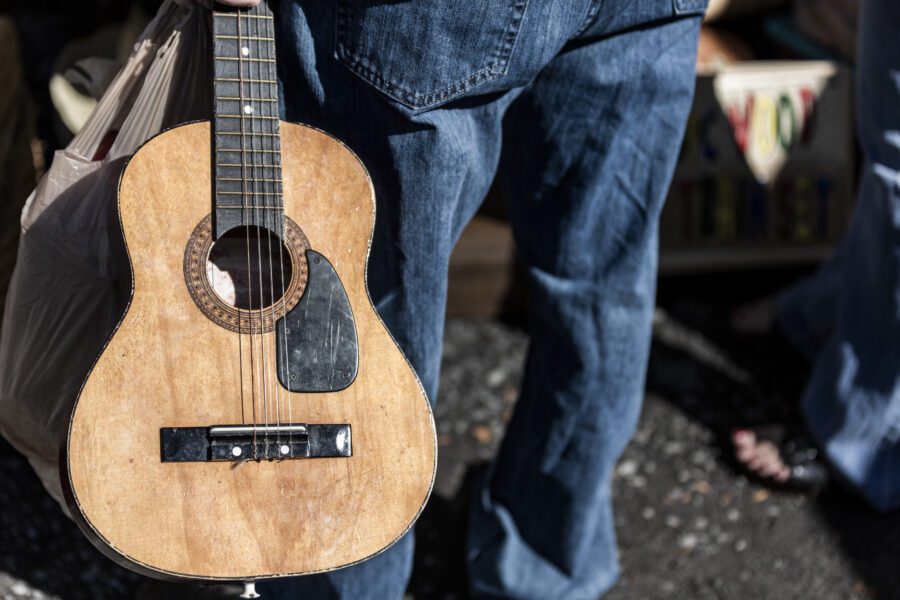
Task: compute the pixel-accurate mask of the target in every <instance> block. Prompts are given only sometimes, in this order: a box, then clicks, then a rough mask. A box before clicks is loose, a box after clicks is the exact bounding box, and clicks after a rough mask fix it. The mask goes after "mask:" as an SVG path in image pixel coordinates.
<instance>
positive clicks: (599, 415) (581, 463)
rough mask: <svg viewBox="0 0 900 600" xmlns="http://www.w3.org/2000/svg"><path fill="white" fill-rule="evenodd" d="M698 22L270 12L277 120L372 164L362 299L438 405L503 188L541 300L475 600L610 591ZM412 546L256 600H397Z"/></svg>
mask: <svg viewBox="0 0 900 600" xmlns="http://www.w3.org/2000/svg"><path fill="white" fill-rule="evenodd" d="M704 7H705V0H604V1H603V2H599V1H598V0H568V1H566V2H559V1H556V0H466V1H465V2H446V1H439V0H413V1H409V2H397V1H388V2H375V1H359V0H336V1H335V2H321V1H315V0H295V1H288V0H282V1H281V3H280V9H279V10H280V15H279V36H280V37H279V43H280V47H279V62H280V67H279V68H280V75H281V80H282V87H283V93H282V96H283V98H284V102H285V106H284V110H285V117H286V118H287V119H288V120H292V121H300V122H304V123H309V124H311V125H314V126H317V127H320V128H322V129H324V130H326V131H328V132H330V133H331V134H333V135H335V136H336V137H338V138H340V139H342V140H344V141H345V142H346V143H347V144H348V145H349V146H350V148H352V149H353V150H354V151H355V152H356V153H357V154H358V155H359V156H360V157H361V158H362V160H363V162H364V163H365V164H366V165H367V167H368V169H369V171H370V173H371V175H372V180H373V182H374V185H375V190H376V194H377V198H378V214H377V222H376V228H375V236H374V242H373V247H372V253H371V258H370V262H369V270H368V275H369V288H370V291H371V294H372V297H373V300H374V302H375V305H376V307H377V309H378V311H379V313H380V314H381V315H382V317H383V318H384V320H385V322H386V323H387V325H388V328H389V329H390V330H391V332H392V333H393V334H394V336H395V338H396V339H397V341H398V342H399V344H400V346H401V347H402V349H403V351H404V352H405V353H406V355H407V357H409V359H410V361H411V362H412V364H413V366H414V367H415V369H416V371H417V372H418V374H419V376H420V378H421V380H422V382H423V384H424V386H425V389H426V391H427V393H428V396H429V397H430V398H431V399H434V398H436V397H437V382H438V370H439V366H440V361H441V340H442V334H443V324H444V311H445V305H446V295H447V266H448V261H449V257H450V252H451V250H452V249H453V246H454V244H455V243H456V241H457V239H458V237H459V235H460V233H461V231H462V229H463V227H465V225H466V224H467V222H468V221H469V220H470V218H471V217H472V215H473V214H474V213H475V211H476V210H477V209H478V207H479V205H480V203H481V202H482V200H483V198H484V196H485V194H486V192H487V190H488V187H489V186H490V185H491V182H492V181H493V180H494V178H495V175H496V176H498V177H499V180H500V181H501V183H502V187H503V192H504V196H505V198H506V201H507V204H508V211H509V217H510V221H511V224H512V228H513V232H514V236H515V240H516V244H517V248H518V252H519V256H520V257H521V259H522V260H523V261H524V263H525V265H526V267H527V269H528V273H529V275H530V279H531V284H532V285H531V289H532V297H531V300H530V334H531V350H530V354H529V357H528V364H527V369H526V373H527V374H526V375H525V379H524V381H523V383H522V394H521V397H520V399H519V402H518V405H517V409H516V413H515V416H514V417H513V419H512V422H511V423H510V424H509V428H508V432H507V434H506V438H505V440H504V442H503V445H502V448H501V450H500V453H499V456H498V458H497V460H496V462H495V464H494V465H493V468H492V469H491V476H490V477H488V478H487V480H486V482H485V485H484V487H483V489H482V490H480V492H481V493H480V494H479V501H478V502H477V503H476V504H477V507H476V510H474V511H473V513H472V515H471V517H470V520H471V532H470V536H469V537H470V539H469V554H468V564H469V576H470V584H471V588H472V591H473V594H474V595H476V596H478V597H494V598H540V599H546V598H572V599H575V598H591V599H595V598H597V597H598V596H599V595H600V594H602V593H603V592H604V591H605V590H606V589H608V588H609V586H610V585H612V583H613V582H614V581H615V579H616V576H617V561H616V548H615V539H614V531H613V529H614V527H613V520H612V513H611V505H610V473H611V471H612V468H613V466H614V464H615V462H616V460H617V459H618V457H619V455H620V453H621V451H622V450H623V448H624V446H625V444H626V443H627V442H628V440H629V438H630V436H631V434H632V431H633V429H634V427H635V424H636V421H637V418H638V413H639V411H640V405H641V399H642V395H643V385H644V373H645V367H646V362H647V355H648V347H649V340H650V327H651V314H652V310H653V305H654V294H655V278H656V264H657V260H656V257H657V229H658V227H657V222H658V216H659V212H660V208H661V206H662V202H663V199H664V197H665V195H666V190H667V187H668V184H669V181H670V178H671V175H672V171H673V169H674V164H675V160H676V157H677V154H678V150H679V146H680V143H681V138H682V135H683V131H684V126H685V121H686V119H687V114H688V111H689V108H690V105H691V99H692V94H693V88H694V64H695V55H696V44H697V33H698V30H699V22H700V15H701V13H702V11H703V9H704ZM363 359H365V357H364V358H363ZM386 434H388V432H386ZM412 544H413V539H412V535H409V536H407V537H405V538H403V539H402V540H401V541H400V542H398V543H397V544H396V545H394V546H393V547H392V548H390V549H389V550H387V551H386V552H384V553H382V554H380V555H379V556H377V557H374V558H372V559H370V560H368V561H366V562H364V563H361V564H359V565H356V566H353V567H350V568H347V569H342V570H339V571H335V572H333V573H328V574H322V575H316V576H310V577H305V578H298V579H294V580H288V581H282V582H275V583H272V584H268V585H264V586H262V589H264V590H266V592H267V594H268V595H270V596H271V597H273V598H297V599H304V600H305V599H307V598H310V599H311V598H315V599H319V598H352V599H354V600H363V599H368V598H372V599H377V600H386V599H395V598H400V597H401V596H402V594H403V591H404V589H405V586H406V582H407V580H408V577H409V574H410V569H411V563H412Z"/></svg>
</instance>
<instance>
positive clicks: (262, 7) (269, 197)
mask: <svg viewBox="0 0 900 600" xmlns="http://www.w3.org/2000/svg"><path fill="white" fill-rule="evenodd" d="M266 8H267V5H266V3H265V2H260V4H259V5H258V9H257V10H258V14H259V15H261V16H264V17H265V16H268V15H267V14H266ZM267 20H268V19H254V21H255V29H256V36H255V37H256V47H257V54H258V55H259V56H258V58H261V59H262V58H264V59H265V60H266V62H265V63H262V62H259V63H257V65H259V66H258V67H257V70H258V71H259V74H260V77H259V79H260V81H262V79H263V77H262V71H263V68H262V65H263V64H266V65H267V66H266V71H267V75H268V76H267V77H266V78H265V79H271V71H270V69H269V67H268V65H269V64H270V63H269V62H268V60H270V59H271V58H272V57H271V56H269V45H268V43H266V42H265V41H263V40H261V36H260V31H259V22H260V21H267ZM261 47H265V49H266V50H265V56H262V55H263V52H262V51H261V49H260V48H261ZM263 86H266V89H267V90H268V94H266V93H264V92H263ZM270 86H271V84H269V83H265V84H262V83H260V84H259V88H260V98H261V99H264V100H265V99H271V96H272V94H271V87H270ZM271 104H272V103H271V102H265V101H262V102H260V106H259V111H260V116H266V117H271V116H272V115H271V110H268V111H264V110H263V106H266V107H269V108H271ZM263 113H265V114H263ZM264 123H268V124H269V128H268V129H269V130H268V131H265V130H266V127H264V126H263V125H262V124H261V125H260V129H261V130H263V131H265V133H267V134H268V138H266V136H263V137H262V139H260V141H259V145H260V146H261V147H262V149H263V150H264V151H265V150H274V147H272V148H267V147H266V146H267V145H268V144H267V143H266V139H269V140H271V139H272V138H271V135H272V134H274V133H275V129H276V128H275V126H274V124H275V121H273V120H272V119H265V120H264ZM265 156H267V157H269V160H270V162H271V163H272V165H271V167H272V168H271V169H270V170H272V171H273V172H274V166H275V163H276V160H275V156H274V154H273V153H272V152H267V153H265ZM264 166H265V165H264ZM272 178H273V179H274V176H273V177H272ZM268 179H269V178H268V177H266V169H265V168H264V169H263V173H262V184H261V187H262V189H263V199H264V200H265V201H266V202H267V203H268V202H272V203H273V206H272V208H274V207H275V205H274V203H275V194H274V193H272V194H269V190H268V188H269V184H268V181H267V180H268ZM277 212H278V211H271V210H269V211H267V212H266V217H267V218H268V219H269V220H270V221H271V223H270V225H271V227H266V244H267V247H268V252H267V259H268V263H269V302H270V303H271V306H272V338H273V341H274V340H277V332H276V330H275V272H274V269H273V268H272V229H273V228H276V224H277V222H278V214H277ZM282 235H283V233H282ZM276 237H277V234H276ZM277 241H278V242H279V243H280V239H278V240H277ZM282 301H283V298H282ZM276 344H277V341H276ZM267 345H268V344H267ZM270 350H271V352H270V361H271V362H272V367H274V368H272V369H269V370H267V371H266V378H267V379H268V378H269V375H270V372H271V374H272V377H273V379H272V382H271V383H272V388H273V389H274V393H273V396H274V400H275V424H276V426H275V446H276V449H277V450H276V453H277V455H278V456H281V386H280V385H278V381H277V379H278V377H277V368H278V366H277V365H278V356H277V353H276V348H270Z"/></svg>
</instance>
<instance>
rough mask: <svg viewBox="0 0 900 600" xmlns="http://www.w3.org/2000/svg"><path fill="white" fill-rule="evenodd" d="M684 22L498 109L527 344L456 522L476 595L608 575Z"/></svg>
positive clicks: (680, 82)
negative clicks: (490, 462)
mask: <svg viewBox="0 0 900 600" xmlns="http://www.w3.org/2000/svg"><path fill="white" fill-rule="evenodd" d="M697 27H698V24H697V23H696V21H694V20H681V21H675V22H672V23H669V24H667V25H664V26H660V27H658V28H656V29H654V30H652V31H636V32H631V33H624V34H620V35H618V36H615V37H612V38H610V39H607V40H603V41H595V42H590V43H585V44H582V45H577V46H575V47H572V48H571V49H568V50H565V51H563V52H562V53H561V54H560V55H559V56H557V57H556V58H555V59H554V60H553V61H552V62H551V63H550V64H549V65H548V66H547V67H546V68H545V69H544V71H543V72H542V73H541V75H540V76H539V77H538V79H537V80H536V81H535V82H534V83H533V84H532V85H531V86H530V87H529V88H528V90H527V91H526V92H525V93H524V94H523V95H522V96H521V97H520V98H519V99H517V100H516V101H515V102H514V103H513V105H512V106H511V107H510V109H509V111H508V113H507V115H506V121H505V135H504V154H503V158H502V161H501V173H502V176H503V181H504V184H505V188H504V189H505V192H506V197H507V198H508V201H509V214H510V219H511V221H512V225H513V230H514V234H515V239H516V243H517V246H518V248H519V252H520V256H521V258H522V260H523V261H524V263H525V265H526V266H527V268H528V272H529V274H530V283H531V286H532V289H533V293H532V295H531V299H530V313H529V317H530V319H529V321H530V333H531V348H530V352H529V356H528V363H527V369H526V374H525V378H524V381H523V383H522V392H521V396H520V399H519V402H518V405H517V407H516V411H515V414H514V416H513V418H512V421H511V422H510V424H509V428H508V431H507V434H506V437H505V439H504V441H503V445H502V448H501V451H500V455H499V457H498V458H497V461H496V464H495V465H494V467H493V469H492V477H491V478H490V482H489V486H488V487H487V488H486V489H485V490H484V491H483V493H482V497H481V501H480V505H479V509H478V511H477V512H476V514H475V515H474V516H473V519H472V521H471V523H472V529H471V534H470V542H471V549H470V572H471V573H470V574H471V576H472V578H473V582H472V583H473V589H474V590H475V592H476V593H478V594H483V595H484V596H486V597H498V598H500V597H503V598H586V599H587V598H590V599H594V598H597V597H598V596H599V595H600V594H602V593H603V591H605V590H606V589H607V588H608V587H609V586H610V585H611V584H612V583H613V582H614V581H615V578H616V575H617V562H616V550H615V537H614V526H613V520H612V510H611V504H610V488H609V480H610V473H611V471H612V468H613V466H614V464H615V462H616V461H617V460H618V457H619V455H620V454H621V452H622V450H623V449H624V447H625V445H626V443H627V442H628V440H629V439H630V438H631V435H632V432H633V429H634V426H635V424H636V422H637V417H638V414H639V412H640V406H641V400H642V398H643V391H644V374H645V367H646V362H647V356H648V351H649V341H650V328H651V318H652V311H653V306H654V293H655V280H656V264H657V260H656V258H657V220H658V215H659V211H660V208H661V206H662V203H663V199H664V198H665V195H666V192H667V189H668V184H669V180H670V177H671V174H672V171H673V169H674V163H675V158H676V156H677V152H678V148H679V145H680V140H681V138H682V135H683V129H684V124H685V121H686V118H687V113H688V110H689V107H690V104H691V98H692V95H693V78H692V74H693V69H694V47H695V44H696V32H697ZM561 90H566V93H560V91H561Z"/></svg>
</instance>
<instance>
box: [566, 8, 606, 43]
mask: <svg viewBox="0 0 900 600" xmlns="http://www.w3.org/2000/svg"><path fill="white" fill-rule="evenodd" d="M601 2H602V0H591V5H590V7H588V12H587V15H585V17H584V22H583V23H582V24H581V27H579V28H578V29H577V30H576V31H575V33H573V34H572V37H573V38H577V37H578V36H580V35H581V34H583V33H584V32H585V31H587V30H588V29H589V28H590V27H591V25H593V24H594V21H596V20H597V14H598V13H599V12H600V3H601Z"/></svg>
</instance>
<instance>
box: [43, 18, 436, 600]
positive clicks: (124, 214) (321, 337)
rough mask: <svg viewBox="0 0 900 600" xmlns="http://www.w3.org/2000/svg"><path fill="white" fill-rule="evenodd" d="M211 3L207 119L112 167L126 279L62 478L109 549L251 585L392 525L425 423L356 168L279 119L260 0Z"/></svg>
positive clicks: (423, 402)
mask: <svg viewBox="0 0 900 600" xmlns="http://www.w3.org/2000/svg"><path fill="white" fill-rule="evenodd" d="M219 8H220V9H217V10H216V11H214V12H213V13H212V17H211V18H212V31H213V35H214V40H213V41H214V43H213V44H212V47H213V54H214V56H213V59H212V60H213V64H214V66H213V72H214V77H215V81H214V82H213V90H214V92H213V95H214V117H213V120H212V122H196V123H191V124H187V125H183V126H179V127H176V128H174V129H171V130H168V131H166V132H164V133H162V134H160V135H158V136H156V137H155V138H153V139H151V140H150V141H148V142H147V143H146V144H144V145H143V146H142V147H141V148H140V150H138V152H137V153H136V154H135V155H134V156H133V157H132V158H131V159H130V161H129V162H128V164H127V167H126V168H125V170H124V172H123V174H122V177H121V181H120V185H119V196H118V213H119V219H120V222H121V229H122V233H123V237H124V240H125V245H126V248H127V254H128V260H129V264H130V267H131V276H132V288H131V293H132V295H131V300H130V303H129V305H128V308H127V310H126V312H125V314H124V316H123V318H122V320H121V322H120V323H119V324H118V326H117V328H116V330H115V332H114V333H113V335H112V337H111V338H110V340H109V341H108V342H107V344H106V346H105V347H104V349H103V351H102V353H101V355H100V356H99V358H98V359H97V361H96V362H95V364H94V366H93V368H92V369H91V372H90V374H89V375H88V376H87V378H86V380H85V382H84V384H83V387H82V389H81V391H80V393H79V396H78V399H77V402H76V404H75V407H74V409H73V413H72V417H71V422H70V424H69V429H68V437H67V439H66V443H65V444H64V448H63V456H62V460H61V465H62V467H63V468H62V483H63V488H64V490H65V493H66V497H67V501H68V505H69V507H70V509H71V512H72V514H73V516H74V517H75V519H76V521H77V522H78V523H79V525H80V526H81V528H82V529H83V531H84V532H85V533H86V534H87V535H88V537H89V538H90V539H91V540H92V541H93V542H94V543H95V544H96V545H97V546H98V547H99V548H100V549H101V550H102V551H104V552H105V553H106V554H107V555H108V556H110V557H111V558H113V559H114V560H116V561H117V562H119V563H121V564H123V565H125V566H127V567H129V568H131V569H133V570H136V571H138V572H141V573H143V574H145V575H151V576H155V577H161V578H188V579H195V580H207V581H215V580H223V581H239V582H253V581H256V580H259V579H264V578H271V577H282V576H288V575H304V574H310V573H316V572H322V571H328V570H332V569H336V568H339V567H343V566H347V565H351V564H353V563H357V562H359V561H363V560H365V559H367V558H369V557H372V556H373V555H375V554H378V553H379V552H381V551H382V550H384V549H385V548H387V547H388V546H390V545H391V544H392V543H394V542H395V541H397V540H398V539H399V538H400V537H401V536H402V535H403V534H404V533H406V532H407V530H409V529H410V527H411V526H412V524H413V522H414V521H415V520H416V518H417V517H418V515H419V513H420V512H421V511H422V508H423V507H424V505H425V502H426V500H427V499H428V496H429V494H430V492H431V487H432V483H433V479H434V472H435V461H436V438H435V429H434V421H433V418H432V413H431V409H430V407H429V404H428V401H427V399H426V397H425V393H424V391H423V389H422V386H421V385H420V383H419V381H418V379H417V377H416V375H415V373H414V372H413V370H412V369H411V367H410V365H409V363H408V362H407V361H406V359H405V358H404V356H403V355H402V354H401V352H400V350H399V348H398V347H397V345H396V343H395V342H394V340H393V339H392V338H391V336H390V334H389V333H388V331H387V329H386V328H385V326H384V324H383V323H382V322H381V320H380V319H379V317H378V315H377V314H376V312H375V309H374V307H373V306H372V303H371V300H370V298H369V295H368V290H367V287H366V262H367V258H368V252H369V246H370V243H371V236H372V231H373V226H374V218H375V203H374V192H373V188H372V184H371V181H370V179H369V176H368V174H367V172H366V170H365V168H364V167H363V165H362V164H361V163H360V161H359V159H358V158H357V157H356V156H355V155H354V154H353V152H351V151H350V150H349V149H348V148H347V147H346V146H345V145H344V144H342V143H341V142H339V141H338V140H336V139H335V138H333V137H331V136H329V135H328V134H326V133H323V132H322V131H319V130H317V129H314V128H312V127H307V126H304V125H298V124H293V123H286V122H282V121H280V119H279V110H278V106H279V103H278V85H277V76H276V68H275V66H276V65H275V41H274V24H273V17H272V14H271V12H270V10H269V8H268V6H267V5H266V2H265V0H264V1H263V2H261V3H260V4H259V5H258V6H257V7H255V8H252V9H242V10H239V9H232V10H229V9H224V8H221V7H219ZM246 593H247V594H248V596H247V597H255V596H254V593H255V592H254V590H253V586H252V585H250V584H248V585H247V592H246Z"/></svg>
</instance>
